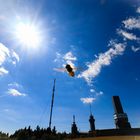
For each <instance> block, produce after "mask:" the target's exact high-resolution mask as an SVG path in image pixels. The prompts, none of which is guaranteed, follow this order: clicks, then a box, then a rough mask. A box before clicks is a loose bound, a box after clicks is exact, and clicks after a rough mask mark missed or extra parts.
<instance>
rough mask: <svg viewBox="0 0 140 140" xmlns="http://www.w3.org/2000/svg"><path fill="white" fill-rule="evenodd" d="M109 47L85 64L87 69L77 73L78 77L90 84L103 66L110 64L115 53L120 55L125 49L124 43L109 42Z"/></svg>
mask: <svg viewBox="0 0 140 140" xmlns="http://www.w3.org/2000/svg"><path fill="white" fill-rule="evenodd" d="M110 46H112V48H110V49H109V50H108V51H106V52H105V53H101V54H99V56H98V58H97V59H96V60H94V61H93V62H91V63H89V64H88V65H87V67H88V69H87V70H85V71H83V72H82V73H81V74H79V75H78V78H84V79H85V80H86V81H87V82H88V84H91V81H92V79H93V78H95V77H96V76H97V75H98V74H99V73H100V72H101V69H102V68H103V66H107V65H110V64H111V61H112V59H113V58H114V57H115V56H117V55H122V54H123V52H124V50H125V47H126V46H125V44H122V43H115V42H114V41H111V42H110Z"/></svg>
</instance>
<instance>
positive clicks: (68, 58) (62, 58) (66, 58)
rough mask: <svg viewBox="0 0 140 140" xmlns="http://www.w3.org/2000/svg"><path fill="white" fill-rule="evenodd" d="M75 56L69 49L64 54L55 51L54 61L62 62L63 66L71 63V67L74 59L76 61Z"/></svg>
mask: <svg viewBox="0 0 140 140" xmlns="http://www.w3.org/2000/svg"><path fill="white" fill-rule="evenodd" d="M76 60H77V58H76V57H75V56H74V55H73V53H72V52H71V51H69V52H67V53H66V54H64V55H63V54H60V53H58V52H57V53H56V59H55V60H54V62H59V63H61V64H62V66H63V67H65V65H66V64H69V65H71V67H75V65H74V61H76Z"/></svg>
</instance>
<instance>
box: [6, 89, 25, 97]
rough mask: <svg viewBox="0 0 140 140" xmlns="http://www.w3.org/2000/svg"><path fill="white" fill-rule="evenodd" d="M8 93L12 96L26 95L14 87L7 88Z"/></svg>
mask: <svg viewBox="0 0 140 140" xmlns="http://www.w3.org/2000/svg"><path fill="white" fill-rule="evenodd" d="M8 94H10V95H12V96H27V94H25V93H21V92H19V91H18V90H16V89H14V88H10V89H8Z"/></svg>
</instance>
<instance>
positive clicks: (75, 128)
mask: <svg viewBox="0 0 140 140" xmlns="http://www.w3.org/2000/svg"><path fill="white" fill-rule="evenodd" d="M71 134H72V135H74V136H76V135H77V134H78V130H77V126H76V123H75V116H74V115H73V124H72V127H71Z"/></svg>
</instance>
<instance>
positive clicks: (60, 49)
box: [0, 0, 140, 133]
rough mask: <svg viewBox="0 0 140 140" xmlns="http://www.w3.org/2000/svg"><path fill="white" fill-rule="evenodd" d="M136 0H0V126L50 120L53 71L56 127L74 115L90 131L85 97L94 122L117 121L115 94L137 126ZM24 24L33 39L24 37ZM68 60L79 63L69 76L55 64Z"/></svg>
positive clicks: (139, 10)
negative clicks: (115, 119) (90, 108)
mask: <svg viewBox="0 0 140 140" xmlns="http://www.w3.org/2000/svg"><path fill="white" fill-rule="evenodd" d="M139 2H140V1H139V0H113V1H111V0H59V1H58V0H54V1H51V0H40V1H37V0H30V1H28V0H23V1H20V0H6V1H4V0H0V3H1V5H0V84H1V88H0V106H1V108H0V124H1V125H0V130H2V131H4V132H10V133H13V132H14V131H15V130H16V129H19V128H23V127H25V126H29V125H31V127H32V128H33V129H34V128H35V127H36V126H37V125H40V126H41V127H44V128H46V127H48V122H49V112H50V103H51V93H52V87H53V80H54V78H56V92H55V102H54V110H53V121H52V126H54V125H55V126H56V129H57V130H58V131H61V132H62V131H67V132H70V130H71V123H72V116H73V115H75V116H76V123H77V126H78V129H79V130H80V131H88V130H89V122H88V119H89V114H90V112H89V104H90V103H91V104H92V112H93V115H94V117H95V125H96V128H97V129H107V128H115V125H114V120H113V113H114V110H113V106H112V101H111V98H112V96H113V95H118V96H120V98H121V102H122V104H123V108H124V111H125V112H126V113H127V114H128V118H129V121H130V123H131V125H132V127H140V119H139V116H140V112H139V106H140V102H139V98H140V95H139V92H140V61H139V60H140V3H139ZM24 25H29V28H28V30H30V29H31V27H33V29H35V31H34V34H35V35H36V36H33V37H35V39H33V37H32V36H31V35H32V34H30V33H29V35H28V34H27V35H24V36H22V37H21V34H20V33H21V32H20V30H21V27H22V29H23V28H24ZM33 29H32V30H33ZM25 30H26V29H25ZM25 36H27V37H28V38H30V37H31V40H30V42H28V43H27V39H28V38H25ZM25 39H26V42H25ZM29 43H32V45H31V44H29ZM67 63H69V64H71V66H73V67H77V69H78V70H77V71H76V72H75V74H76V76H75V77H74V78H73V77H70V76H69V75H68V74H67V72H58V71H56V70H55V69H59V68H64V67H65V65H66V64H67Z"/></svg>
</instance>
